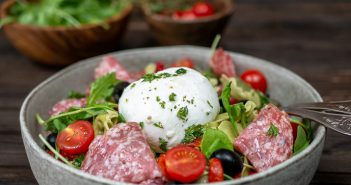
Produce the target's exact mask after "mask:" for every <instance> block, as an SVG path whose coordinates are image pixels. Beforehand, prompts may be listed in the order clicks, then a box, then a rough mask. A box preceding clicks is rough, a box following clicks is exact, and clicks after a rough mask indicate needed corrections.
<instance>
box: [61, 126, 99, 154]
mask: <svg viewBox="0 0 351 185" xmlns="http://www.w3.org/2000/svg"><path fill="white" fill-rule="evenodd" d="M93 139H94V129H93V126H92V124H91V123H90V122H89V121H83V120H80V121H76V122H74V123H72V124H70V125H69V126H68V127H67V128H65V129H64V130H63V131H62V132H60V133H59V135H58V136H57V139H56V145H57V147H58V148H59V149H60V150H61V151H62V152H64V153H67V154H71V155H74V154H82V153H85V152H87V151H88V148H89V145H90V143H91V142H92V141H93Z"/></svg>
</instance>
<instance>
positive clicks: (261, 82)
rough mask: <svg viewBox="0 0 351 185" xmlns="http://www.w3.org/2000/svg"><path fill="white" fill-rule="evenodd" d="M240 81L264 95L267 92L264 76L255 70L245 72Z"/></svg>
mask: <svg viewBox="0 0 351 185" xmlns="http://www.w3.org/2000/svg"><path fill="white" fill-rule="evenodd" d="M241 79H242V80H244V81H245V82H246V83H248V84H250V85H251V87H252V88H254V89H257V90H260V91H261V92H263V93H265V92H266V90H267V80H266V77H264V75H263V74H262V73H261V72H260V71H258V70H255V69H251V70H247V71H245V72H244V73H243V74H242V75H241Z"/></svg>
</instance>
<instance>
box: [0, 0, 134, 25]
mask: <svg viewBox="0 0 351 185" xmlns="http://www.w3.org/2000/svg"><path fill="white" fill-rule="evenodd" d="M15 2H16V0H6V1H4V2H3V3H2V4H1V5H0V18H1V19H3V18H5V17H7V16H8V15H9V14H8V10H9V8H10V7H11V6H13V4H14V3H15ZM133 8H134V5H133V3H129V4H128V6H126V7H125V8H124V9H123V10H122V11H121V12H119V13H118V14H116V15H113V16H111V17H109V18H107V19H105V20H103V21H102V22H100V23H91V24H83V25H80V26H78V27H74V26H72V27H69V26H38V25H31V24H21V23H18V22H13V23H9V24H5V25H4V26H3V28H4V29H5V28H6V27H9V26H11V27H15V28H18V29H32V30H38V31H77V30H89V29H95V28H99V27H103V26H104V25H105V24H108V25H110V24H112V23H113V22H118V21H121V20H123V19H125V18H126V17H128V15H130V14H131V13H132V11H133Z"/></svg>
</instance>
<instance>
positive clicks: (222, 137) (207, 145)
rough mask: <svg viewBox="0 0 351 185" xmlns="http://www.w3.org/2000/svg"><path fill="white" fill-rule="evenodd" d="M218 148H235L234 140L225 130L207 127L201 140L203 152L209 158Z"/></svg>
mask: <svg viewBox="0 0 351 185" xmlns="http://www.w3.org/2000/svg"><path fill="white" fill-rule="evenodd" d="M218 149H228V150H231V151H233V150H234V148H233V145H232V142H231V141H230V140H229V138H228V137H227V135H226V134H225V133H224V132H222V131H220V130H216V129H211V128H208V129H206V131H205V133H204V135H203V138H202V141H201V151H202V153H204V154H205V156H206V157H207V158H209V157H210V156H211V155H212V153H213V152H215V151H216V150H218Z"/></svg>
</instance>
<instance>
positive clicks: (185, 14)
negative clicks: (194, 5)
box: [172, 10, 196, 20]
mask: <svg viewBox="0 0 351 185" xmlns="http://www.w3.org/2000/svg"><path fill="white" fill-rule="evenodd" d="M172 18H173V19H175V20H194V19H196V15H195V14H194V12H193V11H192V10H184V11H175V12H174V13H173V15H172Z"/></svg>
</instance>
